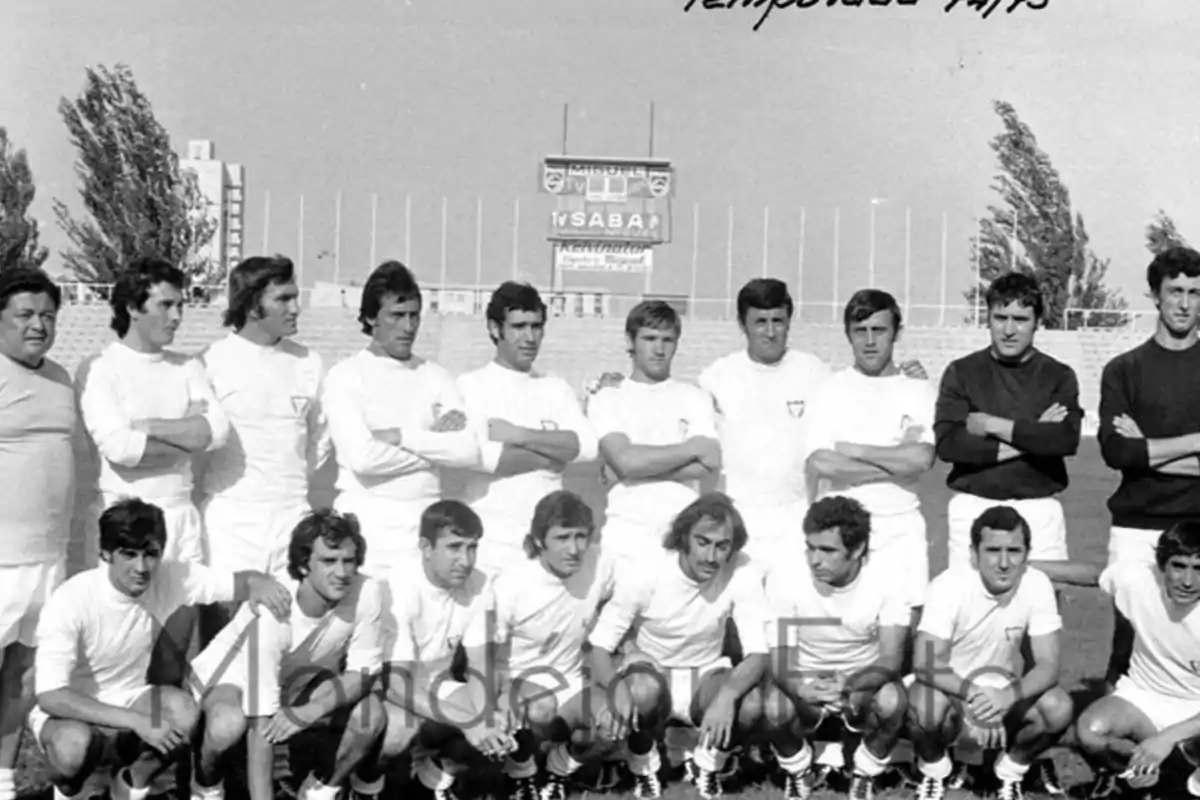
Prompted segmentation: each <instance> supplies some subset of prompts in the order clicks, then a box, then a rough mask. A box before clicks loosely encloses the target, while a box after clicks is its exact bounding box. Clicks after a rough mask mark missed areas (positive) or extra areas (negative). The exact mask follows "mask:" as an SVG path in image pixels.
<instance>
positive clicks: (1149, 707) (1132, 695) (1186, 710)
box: [1113, 675, 1200, 731]
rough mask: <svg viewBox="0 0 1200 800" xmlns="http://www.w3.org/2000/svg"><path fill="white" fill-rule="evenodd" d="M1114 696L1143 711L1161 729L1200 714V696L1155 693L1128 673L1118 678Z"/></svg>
mask: <svg viewBox="0 0 1200 800" xmlns="http://www.w3.org/2000/svg"><path fill="white" fill-rule="evenodd" d="M1113 697H1119V698H1121V699H1122V700H1124V701H1125V702H1127V703H1129V704H1130V705H1132V706H1133V707H1134V708H1136V709H1137V710H1138V711H1141V712H1142V713H1143V714H1145V715H1146V716H1147V717H1148V718H1149V719H1150V721H1151V722H1152V723H1154V727H1155V728H1156V729H1158V730H1160V731H1163V730H1166V729H1167V728H1169V727H1171V726H1172V725H1176V724H1178V723H1180V722H1183V721H1184V720H1185V719H1190V718H1191V717H1194V716H1196V715H1197V714H1200V697H1197V698H1192V699H1190V700H1185V699H1183V698H1180V697H1165V696H1163V695H1159V694H1155V693H1154V692H1149V691H1147V690H1145V689H1143V688H1142V687H1140V686H1138V685H1136V684H1135V683H1134V682H1133V681H1132V680H1130V678H1129V676H1128V675H1122V676H1121V677H1120V678H1119V679H1118V680H1117V685H1116V687H1115V690H1114V691H1113Z"/></svg>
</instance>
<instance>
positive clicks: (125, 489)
mask: <svg viewBox="0 0 1200 800" xmlns="http://www.w3.org/2000/svg"><path fill="white" fill-rule="evenodd" d="M76 383H77V385H78V392H79V410H80V412H81V413H82V415H83V422H84V425H85V426H86V427H87V431H88V434H89V435H90V436H91V437H92V441H94V442H95V444H96V449H97V450H98V451H99V453H100V480H99V488H100V491H101V492H102V493H104V494H105V495H109V496H120V495H133V496H135V497H140V498H142V499H143V500H146V501H147V502H153V503H160V504H164V503H166V504H180V503H190V502H191V494H192V460H191V458H186V457H184V458H180V459H179V460H178V461H176V462H175V463H174V464H172V465H171V466H169V467H151V468H147V467H139V466H138V462H139V461H141V459H142V456H143V454H144V453H145V451H146V442H147V439H148V437H147V436H146V434H145V433H142V432H140V431H137V430H134V428H133V423H135V422H137V421H140V420H145V419H182V418H183V417H184V416H185V415H186V414H187V412H188V406H189V405H191V404H192V403H199V402H203V403H204V404H205V410H204V411H203V412H202V414H203V416H204V418H205V420H206V421H207V422H208V425H209V428H210V429H211V431H212V441H211V442H210V443H209V445H208V447H207V448H205V449H206V450H208V451H213V450H217V449H219V448H221V447H223V446H224V445H225V441H226V439H227V438H228V437H229V418H228V417H226V416H225V411H224V409H222V408H221V404H220V403H219V402H218V401H217V396H216V394H214V393H213V389H212V384H210V383H209V382H208V377H207V376H206V375H205V374H204V367H203V365H202V364H201V363H200V361H199V360H197V359H195V358H192V357H190V356H186V355H183V354H181V353H173V352H169V351H163V352H159V353H140V352H138V351H136V350H133V349H131V348H130V347H128V346H126V345H125V344H123V343H121V342H113V343H112V344H110V345H109V346H108V347H106V348H104V349H103V350H102V351H100V353H99V355H97V356H96V357H95V358H94V359H92V360H90V361H86V362H84V364H83V365H82V366H81V367H80V369H79V372H78V374H77V375H76Z"/></svg>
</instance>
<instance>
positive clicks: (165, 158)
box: [54, 64, 219, 283]
mask: <svg viewBox="0 0 1200 800" xmlns="http://www.w3.org/2000/svg"><path fill="white" fill-rule="evenodd" d="M58 111H59V114H61V115H62V118H63V121H64V122H65V123H66V125H67V130H68V132H69V133H70V137H71V142H72V143H73V144H74V145H75V147H76V148H77V149H78V151H79V159H78V161H76V162H75V174H76V175H78V176H79V180H80V189H79V194H80V196H81V197H82V198H83V204H84V207H85V208H86V209H87V211H88V214H89V215H90V217H91V219H90V220H88V219H85V220H78V219H75V218H74V217H72V216H71V213H70V211H69V210H68V209H67V206H66V204H65V203H63V202H62V201H60V200H57V199H56V200H55V201H54V213H55V215H56V216H57V217H58V224H59V226H60V227H62V229H63V230H64V231H65V232H66V234H67V236H68V237H69V238H70V240H71V243H72V244H73V245H74V248H73V249H70V250H67V251H64V252H63V254H62V256H63V258H64V260H65V261H66V263H67V266H68V267H69V268H70V269H71V271H73V272H74V273H75V274H76V275H77V276H78V277H79V279H80V280H83V281H91V282H100V283H109V282H111V281H113V280H115V279H116V277H117V275H119V274H120V272H121V270H122V269H124V267H125V265H127V264H129V263H130V261H132V260H133V259H134V258H137V257H140V256H147V257H155V258H162V259H165V260H166V261H169V262H171V263H172V264H175V265H176V266H178V267H179V268H180V269H182V270H183V271H184V272H185V273H186V274H187V275H188V276H189V277H190V278H191V279H192V280H193V281H203V282H208V281H210V280H211V279H212V278H213V277H219V276H214V275H213V273H214V272H215V271H217V265H215V264H214V263H213V262H212V260H211V259H209V258H207V257H205V256H204V255H203V250H204V248H205V246H206V245H207V244H208V242H209V241H210V240H211V239H212V235H213V233H214V232H215V231H216V221H215V220H214V219H212V218H211V217H210V215H209V205H210V204H209V202H208V200H207V199H206V198H205V197H204V195H203V193H201V191H200V189H199V186H198V185H197V182H196V177H195V175H194V174H192V173H191V172H190V171H188V170H181V169H180V168H179V157H178V156H177V155H176V154H175V151H174V150H172V149H171V141H170V137H169V136H168V135H167V132H166V130H165V129H164V128H163V127H162V125H160V124H159V123H158V120H156V119H155V118H154V112H153V110H152V109H151V107H150V101H149V100H148V99H147V98H146V96H145V95H144V94H142V92H141V90H140V89H138V86H137V83H136V82H135V81H134V78H133V72H132V71H131V70H130V69H129V67H127V66H125V65H123V64H118V65H117V66H116V67H115V68H113V69H111V70H110V69H108V68H107V67H103V66H101V67H99V68H97V69H95V70H93V69H88V70H87V81H86V84H85V86H84V90H83V93H82V94H81V95H80V96H79V97H78V98H77V99H75V100H67V99H66V98H65V97H64V98H62V100H60V101H59V104H58Z"/></svg>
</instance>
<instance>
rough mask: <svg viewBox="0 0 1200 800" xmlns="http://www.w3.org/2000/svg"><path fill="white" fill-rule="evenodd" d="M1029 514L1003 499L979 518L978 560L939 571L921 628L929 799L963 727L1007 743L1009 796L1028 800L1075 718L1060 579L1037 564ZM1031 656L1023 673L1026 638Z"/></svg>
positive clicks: (1000, 767) (1003, 794)
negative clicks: (1065, 677)
mask: <svg viewBox="0 0 1200 800" xmlns="http://www.w3.org/2000/svg"><path fill="white" fill-rule="evenodd" d="M1031 538H1032V537H1031V535H1030V530H1029V523H1028V522H1026V521H1025V519H1024V518H1023V517H1022V516H1021V514H1020V513H1019V512H1018V511H1016V510H1015V509H1013V508H1012V507H1011V506H994V507H992V508H989V509H987V510H986V511H984V512H983V513H982V514H981V515H980V516H979V517H978V518H977V519H976V520H975V522H974V523H973V524H972V525H971V531H970V543H971V549H970V556H971V562H970V564H968V565H955V566H951V567H950V568H949V569H947V570H946V571H945V572H943V573H942V574H941V575H939V576H937V577H936V578H934V579H933V582H932V583H930V585H929V594H928V596H927V598H926V600H925V610H924V613H923V614H922V617H921V624H920V627H919V629H918V632H917V642H916V646H915V652H914V658H913V661H914V674H915V677H916V680H915V681H914V682H913V684H912V685H911V687H910V688H909V694H908V710H909V711H908V713H909V733H910V735H911V737H912V742H913V749H914V750H915V751H916V755H917V769H918V771H919V772H920V774H921V776H922V779H921V784H920V787H919V788H918V791H917V797H918V798H920V800H941V798H942V797H944V795H945V791H946V779H947V778H948V777H950V774H951V772H952V771H953V764H952V762H951V760H950V756H949V755H948V753H947V748H948V747H949V746H950V745H952V744H954V743H955V741H956V740H957V739H958V738H959V736H960V735H964V734H965V736H967V737H968V738H971V739H974V740H975V742H976V743H978V744H979V745H980V746H982V747H983V748H984V749H991V748H1000V749H1004V753H1003V754H1002V755H1001V756H1000V757H999V758H998V759H997V760H996V764H995V777H996V779H997V780H998V781H999V784H1000V787H999V790H998V793H997V796H998V798H999V800H1020V798H1021V797H1023V792H1022V786H1021V785H1022V781H1023V780H1024V778H1025V775H1026V773H1027V772H1028V771H1029V767H1030V765H1031V764H1032V763H1033V762H1034V759H1036V758H1037V757H1038V756H1039V755H1040V754H1042V753H1044V752H1045V751H1046V750H1047V749H1048V748H1049V747H1050V746H1051V745H1053V744H1054V743H1055V742H1056V741H1057V740H1058V738H1059V737H1060V736H1061V735H1062V734H1063V732H1064V731H1066V730H1067V728H1069V727H1070V725H1071V720H1072V706H1071V698H1070V696H1069V695H1068V694H1067V693H1066V691H1065V690H1064V689H1063V688H1062V686H1061V685H1060V684H1059V667H1060V660H1061V649H1060V648H1061V637H1062V634H1061V632H1062V618H1061V617H1060V616H1059V614H1058V604H1057V602H1056V601H1055V598H1054V587H1053V585H1052V584H1051V583H1050V578H1049V577H1047V575H1046V573H1045V572H1043V571H1041V570H1040V569H1029V566H1030V564H1029V553H1030V539H1031ZM1026 636H1028V637H1029V643H1030V651H1031V659H1030V662H1029V663H1028V664H1027V669H1026V671H1025V672H1024V674H1021V671H1020V670H1021V663H1022V658H1021V643H1022V641H1023V640H1024V639H1025V637H1026Z"/></svg>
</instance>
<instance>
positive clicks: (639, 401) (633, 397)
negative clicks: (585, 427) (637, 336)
mask: <svg viewBox="0 0 1200 800" xmlns="http://www.w3.org/2000/svg"><path fill="white" fill-rule="evenodd" d="M587 414H588V419H590V420H591V422H592V426H593V427H594V428H595V431H596V438H597V439H598V440H603V439H604V437H605V436H608V435H609V434H613V433H623V434H625V435H626V436H628V437H629V441H630V443H631V444H634V445H655V446H664V445H676V444H682V443H683V442H685V441H687V440H688V439H690V438H692V437H693V436H707V437H710V438H713V439H716V438H717V428H716V412H715V410H714V408H713V401H712V398H711V397H710V396H709V395H708V393H706V392H705V391H704V390H703V389H701V388H700V387H698V386H695V385H693V384H690V383H684V382H682V381H677V380H675V379H674V378H668V379H667V380H665V381H661V382H659V383H647V382H642V381H635V380H632V379H629V378H626V379H625V380H624V381H622V382H621V385H620V386H615V387H609V388H606V389H601V390H600V391H599V392H597V393H596V394H595V395H593V396H592V397H591V398H590V399H589V400H588V404H587ZM698 496H699V482H698V481H673V480H665V481H664V480H632V481H621V482H620V483H617V484H614V485H613V486H612V488H611V489H609V491H608V506H607V510H606V516H607V518H608V519H609V520H612V521H614V522H618V523H623V524H633V525H640V526H650V527H659V528H662V529H663V531H664V532H665V531H666V529H667V528H668V527H669V525H670V522H671V520H672V519H673V518H674V516H675V515H676V514H677V513H678V512H679V511H680V510H682V509H683V508H684V507H686V506H687V505H688V504H689V503H691V502H692V501H693V500H695V499H696V497H698Z"/></svg>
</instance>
